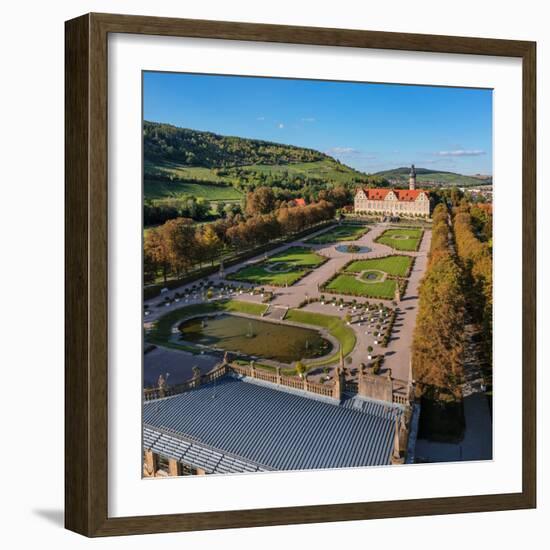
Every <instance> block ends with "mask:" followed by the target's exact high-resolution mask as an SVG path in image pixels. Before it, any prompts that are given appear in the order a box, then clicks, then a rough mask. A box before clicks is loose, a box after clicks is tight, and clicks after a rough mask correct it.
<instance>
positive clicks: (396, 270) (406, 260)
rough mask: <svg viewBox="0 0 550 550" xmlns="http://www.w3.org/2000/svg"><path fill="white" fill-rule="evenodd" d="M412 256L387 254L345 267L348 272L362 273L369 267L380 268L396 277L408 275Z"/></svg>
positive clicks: (358, 261)
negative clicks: (383, 256)
mask: <svg viewBox="0 0 550 550" xmlns="http://www.w3.org/2000/svg"><path fill="white" fill-rule="evenodd" d="M412 261H413V258H412V256H386V257H385V258H372V259H369V260H357V261H355V262H351V263H350V264H348V265H347V266H346V268H345V271H346V272H347V273H361V271H367V270H369V269H379V270H380V271H385V272H386V273H387V274H388V275H393V276H394V277H406V275H407V273H408V272H409V269H410V267H411V264H412Z"/></svg>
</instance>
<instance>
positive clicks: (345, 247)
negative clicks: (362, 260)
mask: <svg viewBox="0 0 550 550" xmlns="http://www.w3.org/2000/svg"><path fill="white" fill-rule="evenodd" d="M348 247H349V245H348V244H339V245H338V246H335V247H334V248H335V249H336V250H338V252H349V253H350V254H367V253H368V252H370V251H371V249H370V248H369V247H368V246H358V247H357V248H358V249H359V250H353V251H350V250H348Z"/></svg>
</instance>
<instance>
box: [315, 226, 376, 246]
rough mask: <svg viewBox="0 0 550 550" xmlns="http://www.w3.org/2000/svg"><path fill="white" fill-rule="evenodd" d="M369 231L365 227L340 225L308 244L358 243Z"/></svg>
mask: <svg viewBox="0 0 550 550" xmlns="http://www.w3.org/2000/svg"><path fill="white" fill-rule="evenodd" d="M367 231H368V228H367V227H365V226H363V225H340V226H338V227H335V228H333V229H330V230H329V231H326V232H325V233H322V234H321V235H317V236H316V237H312V238H311V239H308V240H307V241H306V242H308V243H311V244H329V243H334V242H340V241H356V240H357V239H358V238H359V237H361V236H362V235H364V234H365V233H366V232H367Z"/></svg>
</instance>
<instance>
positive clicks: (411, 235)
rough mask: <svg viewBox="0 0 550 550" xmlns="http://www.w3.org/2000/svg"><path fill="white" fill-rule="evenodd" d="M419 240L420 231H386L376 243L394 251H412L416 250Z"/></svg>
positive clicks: (420, 237) (420, 236)
mask: <svg viewBox="0 0 550 550" xmlns="http://www.w3.org/2000/svg"><path fill="white" fill-rule="evenodd" d="M421 239H422V229H386V231H384V233H382V235H380V237H378V238H377V239H376V242H377V243H382V244H385V245H387V246H391V247H392V248H395V249H396V250H407V251H414V250H418V245H419V244H420V240H421Z"/></svg>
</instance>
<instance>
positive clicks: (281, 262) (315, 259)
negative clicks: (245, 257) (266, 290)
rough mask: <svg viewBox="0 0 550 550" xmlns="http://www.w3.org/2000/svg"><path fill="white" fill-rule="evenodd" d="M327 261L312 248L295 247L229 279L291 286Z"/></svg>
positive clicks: (245, 269)
mask: <svg viewBox="0 0 550 550" xmlns="http://www.w3.org/2000/svg"><path fill="white" fill-rule="evenodd" d="M326 260H327V259H326V258H325V257H323V256H320V255H319V254H316V253H315V252H313V251H312V250H311V249H310V248H304V247H298V246H293V247H291V248H288V249H287V250H285V251H283V252H280V253H279V254H275V255H274V256H271V257H269V258H268V259H267V260H264V261H263V262H259V263H256V264H253V265H249V266H246V267H243V268H242V269H240V270H239V271H237V272H236V273H231V274H230V275H228V276H227V279H230V280H233V281H245V282H247V283H254V284H257V285H275V286H285V285H289V286H290V285H292V284H294V283H295V282H296V281H297V280H298V279H300V278H302V277H303V276H304V275H305V274H306V273H307V272H308V271H309V270H310V269H313V268H314V267H317V266H319V265H321V264H322V263H324V262H325V261H326Z"/></svg>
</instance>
